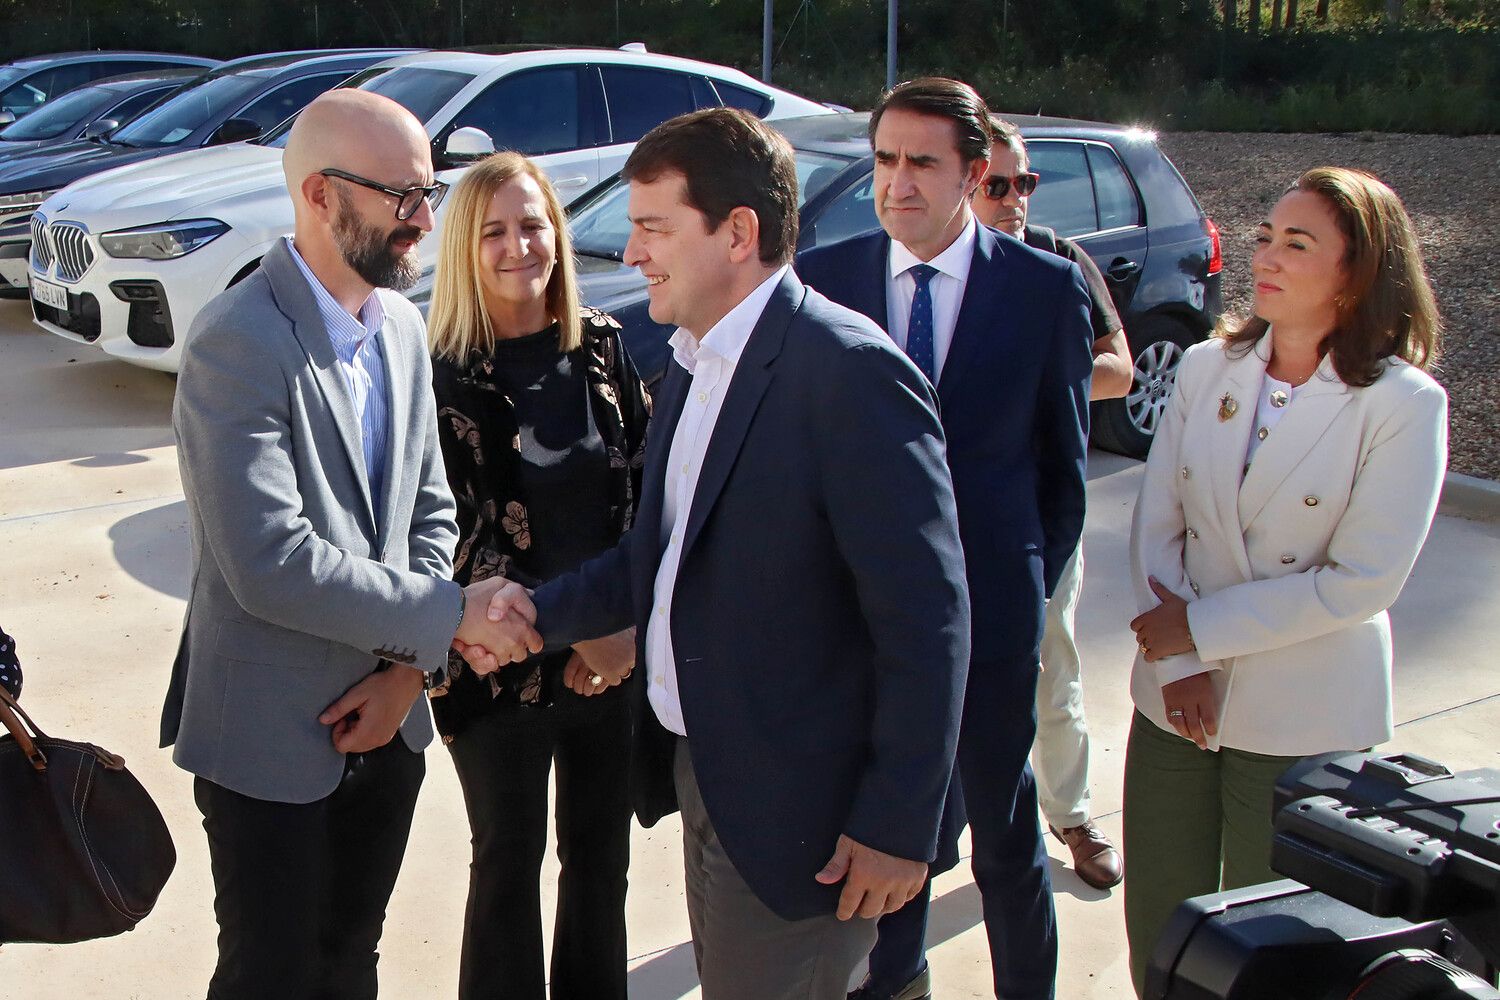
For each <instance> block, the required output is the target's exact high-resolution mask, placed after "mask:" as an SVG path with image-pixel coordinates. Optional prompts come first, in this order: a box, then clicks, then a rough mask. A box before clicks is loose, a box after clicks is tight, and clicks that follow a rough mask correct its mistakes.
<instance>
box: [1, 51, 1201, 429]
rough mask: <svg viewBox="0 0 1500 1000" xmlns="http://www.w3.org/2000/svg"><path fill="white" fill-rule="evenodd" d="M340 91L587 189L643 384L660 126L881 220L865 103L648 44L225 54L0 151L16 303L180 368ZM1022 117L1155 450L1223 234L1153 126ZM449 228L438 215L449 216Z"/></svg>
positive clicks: (472, 149) (649, 359)
mask: <svg viewBox="0 0 1500 1000" xmlns="http://www.w3.org/2000/svg"><path fill="white" fill-rule="evenodd" d="M351 74H352V75H351ZM118 84H119V81H112V82H111V83H110V84H109V85H108V86H110V87H115V86H117V85H118ZM335 85H338V86H346V87H359V88H361V89H364V90H369V91H372V92H375V93H379V94H383V95H385V96H387V97H390V98H391V99H393V100H395V101H397V102H398V103H400V104H402V105H403V106H404V107H406V108H407V109H408V110H410V111H411V112H412V113H413V114H414V115H415V116H416V117H417V118H419V119H420V120H421V121H422V122H423V124H424V126H425V127H426V130H427V134H428V136H429V137H430V139H431V142H432V152H433V164H434V167H435V170H436V173H437V176H438V177H439V178H440V179H441V180H443V181H446V182H448V183H450V184H453V183H456V182H457V181H458V179H459V178H460V177H461V176H462V174H463V172H464V171H465V170H466V169H467V167H468V166H469V164H471V163H473V162H474V161H475V160H477V159H480V158H482V157H483V156H485V155H488V154H489V153H490V152H492V151H493V150H494V149H496V148H508V149H516V150H519V151H521V152H524V153H527V154H528V155H530V156H532V157H534V158H535V159H536V160H537V161H538V162H539V163H540V164H541V165H542V167H543V168H544V169H545V170H546V171H547V172H548V174H549V176H550V177H551V178H552V180H553V183H554V184H555V185H556V186H557V188H558V191H559V194H561V196H562V197H563V200H564V201H570V200H574V199H577V200H576V202H575V203H574V204H573V205H572V218H573V223H572V228H573V235H574V242H575V249H576V251H577V253H578V255H579V258H580V274H581V280H582V285H583V292H584V295H585V298H586V299H587V301H589V302H590V303H591V304H594V305H598V306H600V307H602V308H605V309H608V310H610V311H611V312H613V313H614V314H615V315H616V316H617V317H618V318H619V319H620V321H621V322H622V323H623V324H624V326H625V330H626V339H627V343H628V344H629V346H630V349H631V351H632V354H633V355H634V356H635V358H636V362H637V364H638V366H639V367H640V369H641V371H642V372H643V373H644V374H645V375H646V376H647V377H648V378H654V377H656V375H658V374H659V373H660V371H661V369H662V367H663V366H664V364H665V358H666V356H667V348H666V339H667V336H668V335H669V334H670V332H671V331H669V330H665V329H663V328H661V327H659V326H657V325H656V324H653V323H652V322H651V320H650V318H649V316H648V315H647V310H646V296H645V284H644V281H643V280H642V279H641V278H640V276H639V275H638V274H637V273H636V272H635V271H634V269H632V268H628V267H625V265H624V264H623V262H622V255H623V250H624V246H625V241H626V239H627V238H628V236H629V220H628V218H627V217H626V197H627V193H628V189H627V186H626V185H624V184H623V183H622V182H621V181H620V180H619V178H618V171H619V169H620V168H621V166H622V165H623V164H624V161H625V159H626V157H627V156H628V155H629V152H630V150H631V148H633V145H634V143H635V142H636V140H637V139H639V138H640V137H641V136H642V135H643V134H644V133H645V132H647V131H648V130H649V129H651V128H652V127H654V126H655V125H657V124H659V123H660V122H662V121H665V120H666V119H668V118H671V117H674V116H676V115H678V114H681V113H684V112H687V111H691V110H694V109H697V108H704V107H717V106H721V105H727V106H734V107H741V108H745V109H747V110H750V111H752V112H754V113H755V114H758V115H760V116H762V117H765V118H767V119H775V120H777V122H778V127H780V128H781V129H782V130H783V131H784V132H785V133H786V135H787V136H788V138H789V139H791V141H792V143H793V146H794V147H795V148H796V150H797V157H798V172H799V181H800V186H801V196H802V199H803V205H802V239H801V245H800V249H806V248H808V247H812V246H818V245H822V244H826V243H831V242H834V241H836V240H839V239H844V238H846V237H849V236H854V235H858V234H860V233H864V232H868V231H870V230H872V229H874V228H875V227H876V226H877V225H878V223H877V221H876V218H875V212H874V203H873V194H872V188H873V184H872V173H873V158H872V157H871V156H870V150H869V143H868V141H867V139H866V133H865V129H866V124H867V116H865V115H857V114H849V113H836V111H835V109H833V108H831V107H830V106H825V105H821V104H818V103H817V102H814V101H810V100H807V99H806V98H802V97H799V96H797V95H795V94H791V93H788V92H786V91H782V90H778V89H776V88H774V87H770V86H768V85H766V84H764V83H761V82H760V81H757V80H755V79H753V78H751V77H749V76H747V75H745V74H743V73H740V72H738V71H737V70H733V69H729V68H726V67H722V66H715V65H712V64H708V63H701V62H696V61H693V60H688V59H678V58H673V57H669V56H661V55H656V54H652V53H648V52H645V51H644V48H643V47H640V46H627V47H626V49H625V50H609V49H532V50H519V51H507V52H503V53H497V54H485V53H476V52H426V51H423V52H411V51H406V52H399V53H398V52H392V51H389V50H379V51H371V50H363V51H357V52H347V51H346V52H337V53H329V52H326V51H324V52H317V53H310V52H300V53H280V54H277V55H274V56H261V57H252V58H249V59H243V60H236V61H234V62H230V63H225V64H223V65H221V66H219V67H217V68H215V69H212V70H211V71H209V72H207V73H205V74H204V75H202V76H200V77H198V78H196V79H193V80H191V81H189V82H187V83H185V84H182V85H181V86H180V89H178V90H176V91H173V92H171V93H169V94H168V95H166V96H165V97H164V98H160V99H159V100H158V102H157V103H156V104H154V105H152V106H150V107H149V109H148V110H146V111H145V112H144V113H142V114H139V116H138V117H136V118H135V119H134V120H133V121H130V122H128V123H124V124H121V125H113V124H106V122H109V121H110V120H109V119H104V120H103V121H101V117H102V116H103V114H104V112H103V111H101V110H99V109H101V108H103V107H104V105H105V101H104V99H103V97H102V96H98V95H96V96H93V97H90V99H89V101H88V102H84V101H83V100H81V99H80V100H79V101H78V102H77V107H76V108H75V109H72V110H68V109H64V110H66V111H67V114H63V113H62V112H61V111H60V112H59V113H58V114H57V115H56V116H55V117H56V118H57V119H58V120H59V121H60V120H61V119H62V118H65V117H69V116H70V115H71V116H73V117H72V119H71V120H70V122H69V123H68V124H67V125H66V126H63V129H64V131H66V130H69V129H74V128H79V127H80V126H79V124H78V123H79V122H81V121H82V119H83V118H85V117H88V116H89V115H92V116H93V117H92V119H91V121H93V122H95V123H97V124H94V125H90V124H88V123H84V124H82V125H81V128H82V129H83V131H84V135H83V137H82V138H79V139H75V140H73V141H70V142H66V143H63V144H61V145H57V146H55V147H52V148H51V149H48V148H41V149H38V150H35V151H33V152H26V153H21V154H18V155H15V156H9V157H7V156H5V155H4V152H3V149H4V145H3V142H0V294H3V293H4V290H5V288H6V287H7V282H8V284H9V286H10V287H12V288H13V289H16V290H19V291H20V292H21V293H22V294H26V293H27V291H28V290H29V295H30V298H31V304H32V311H33V315H34V317H35V320H36V322H37V323H38V324H39V325H40V326H41V327H42V328H44V329H46V330H48V331H50V332H52V333H55V334H57V335H59V336H62V337H66V338H68V339H69V340H73V341H76V342H80V343H88V344H93V345H95V346H97V347H99V348H100V349H102V350H104V351H105V352H106V353H109V354H111V355H114V356H116V357H120V358H122V359H124V360H127V361H130V362H132V363H135V364H140V365H145V366H147V367H152V368H159V369H163V370H167V371H175V370H176V368H177V366H178V364H179V362H180V359H181V356H182V350H183V346H184V344H183V341H184V339H185V337H186V334H187V331H188V330H189V328H190V327H191V324H192V321H193V318H194V317H195V316H196V315H197V313H198V311H199V310H200V309H201V308H202V307H203V306H204V305H205V304H206V303H207V301H208V300H209V299H211V298H212V297H213V296H215V295H217V294H218V293H219V292H221V291H223V290H224V289H225V288H227V287H229V286H231V285H233V284H235V283H236V282H238V281H241V280H243V279H244V278H245V277H246V276H247V275H249V274H250V273H251V272H253V271H254V270H255V268H256V267H258V266H259V263H260V260H261V257H262V256H263V255H264V254H265V252H266V251H267V250H268V249H269V248H270V246H271V245H272V244H273V242H274V241H275V240H276V239H278V238H280V237H281V236H283V235H285V234H287V233H290V232H291V230H292V225H293V212H292V204H291V199H290V197H289V196H288V194H287V192H286V189H285V185H284V180H283V177H282V172H281V156H282V149H283V147H284V145H285V142H286V139H287V136H288V134H289V132H290V130H291V125H292V122H293V120H294V117H295V113H296V112H297V111H299V110H300V109H301V108H302V107H303V106H304V105H305V104H306V103H307V102H308V101H310V100H312V98H313V97H315V96H316V95H317V94H319V93H322V92H323V91H324V90H326V89H328V88H329V87H331V86H335ZM85 103H87V104H88V106H89V109H90V110H87V111H86V110H84V104H85ZM59 107H60V108H61V107H62V105H61V103H59ZM842 110H843V109H839V111H842ZM1017 121H1018V123H1019V124H1020V125H1021V127H1022V131H1023V133H1024V134H1025V135H1026V137H1027V143H1028V147H1029V150H1030V154H1031V161H1032V165H1033V169H1035V170H1037V171H1038V172H1039V173H1040V174H1041V175H1042V178H1043V182H1042V185H1041V186H1040V187H1039V188H1038V189H1037V193H1036V194H1035V195H1034V196H1033V197H1032V200H1031V218H1032V220H1033V221H1034V222H1036V223H1039V224H1041V225H1046V226H1050V227H1052V228H1055V229H1057V230H1058V232H1059V233H1060V234H1061V235H1064V236H1070V237H1073V238H1074V239H1077V240H1078V241H1079V243H1080V244H1081V245H1082V246H1083V247H1084V249H1085V250H1087V251H1088V253H1089V254H1090V256H1091V257H1093V258H1094V260H1095V261H1096V262H1097V263H1098V265H1099V267H1100V270H1101V271H1102V272H1104V274H1105V275H1106V276H1107V278H1108V280H1109V283H1110V289H1111V292H1112V294H1113V295H1114V297H1115V300H1116V303H1117V305H1118V306H1119V308H1120V313H1121V315H1122V316H1123V317H1124V318H1125V321H1126V331H1127V335H1128V337H1129V339H1130V342H1131V347H1132V349H1133V351H1134V352H1135V356H1136V384H1135V386H1134V389H1133V391H1132V393H1131V394H1130V396H1129V397H1127V398H1126V399H1125V400H1121V401H1113V402H1111V403H1107V404H1103V405H1101V406H1100V407H1099V408H1098V409H1097V410H1096V412H1095V420H1094V425H1095V440H1096V443H1098V444H1101V445H1103V446H1105V447H1109V448H1111V449H1113V450H1116V451H1121V452H1124V453H1126V454H1136V455H1143V454H1144V453H1145V450H1146V448H1147V447H1148V446H1149V444H1150V440H1151V435H1152V433H1153V432H1154V430H1155V423H1156V419H1157V417H1158V416H1159V415H1160V412H1161V410H1162V407H1163V406H1164V404H1165V401H1166V396H1167V393H1168V391H1169V390H1170V388H1171V384H1172V378H1173V375H1174V373H1175V371H1176V366H1177V362H1178V361H1179V360H1180V358H1181V355H1182V351H1183V350H1184V349H1185V348H1186V347H1187V346H1188V345H1190V344H1192V343H1193V342H1195V341H1197V340H1199V339H1202V337H1203V336H1204V335H1205V334H1206V332H1207V331H1208V330H1209V329H1210V328H1211V326H1212V324H1213V321H1214V320H1215V318H1216V317H1217V314H1218V312H1219V309H1220V301H1221V294H1220V288H1219V275H1218V271H1219V243H1218V233H1217V231H1216V230H1215V229H1214V226H1213V223H1212V222H1211V221H1209V220H1208V218H1207V217H1206V216H1205V215H1204V214H1203V211H1202V209H1201V208H1200V207H1199V206H1198V203H1197V201H1196V199H1195V198H1194V197H1193V195H1192V192H1191V191H1190V190H1189V189H1188V187H1187V184H1186V183H1185V182H1184V181H1183V179H1182V177H1181V175H1180V174H1178V172H1177V170H1176V168H1174V167H1173V166H1172V164H1171V163H1170V161H1168V160H1167V158H1166V157H1165V156H1164V155H1163V154H1162V153H1161V151H1160V150H1159V149H1158V148H1157V145H1156V143H1155V139H1154V136H1152V135H1151V134H1150V133H1147V132H1143V131H1140V130H1136V129H1127V128H1122V127H1118V126H1113V125H1105V124H1099V123H1090V122H1077V121H1069V120H1065V119H1055V118H1034V117H1023V118H1018V119H1017ZM277 123H279V124H277ZM273 125H274V127H273ZM53 127H54V126H53V125H49V126H48V128H49V130H50V129H51V128H53ZM21 164H29V166H21ZM7 199H9V201H7ZM27 199H32V200H31V201H29V202H28V200H27ZM442 220H443V215H442V213H441V211H440V212H439V215H438V219H437V224H438V226H439V227H441V225H442ZM436 236H437V234H436V233H435V234H433V236H430V237H429V238H428V239H426V240H424V241H423V242H422V243H421V244H420V245H419V255H420V257H421V259H422V263H423V277H422V280H421V281H420V282H419V283H418V285H417V287H416V288H414V289H413V290H412V292H411V293H409V294H410V295H411V297H412V298H413V299H414V300H415V301H417V302H418V304H419V305H424V306H425V303H426V300H427V297H428V296H429V295H430V292H431V287H432V280H431V278H432V269H433V266H434V263H435V258H436V254H437V247H438V239H437V238H436Z"/></svg>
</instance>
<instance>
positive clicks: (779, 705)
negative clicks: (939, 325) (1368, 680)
mask: <svg viewBox="0 0 1500 1000" xmlns="http://www.w3.org/2000/svg"><path fill="white" fill-rule="evenodd" d="M690 382H691V376H690V375H688V373H687V372H686V371H684V370H683V369H682V367H680V366H679V365H677V364H676V363H675V362H670V363H669V364H668V366H667V373H666V376H665V377H664V379H663V381H662V385H661V387H660V389H659V390H658V392H657V395H656V403H655V416H654V419H653V420H652V423H651V428H650V430H649V432H648V437H647V452H646V474H645V482H644V484H643V486H642V490H641V505H640V512H639V516H638V517H637V519H636V527H635V528H634V529H633V530H632V531H631V532H630V533H629V534H627V535H626V536H625V537H624V539H622V541H621V543H620V545H619V546H618V547H617V548H615V549H614V550H612V551H611V552H609V553H606V554H605V555H603V556H600V557H599V558H598V559H595V560H593V561H591V562H589V563H587V564H585V565H584V566H583V567H582V568H581V569H580V570H579V571H578V572H577V573H575V574H571V575H569V576H566V577H562V578H560V579H557V580H555V581H553V582H551V583H549V584H547V585H546V586H544V587H542V588H540V589H538V590H537V592H536V595H535V601H536V606H537V611H538V618H537V625H538V628H539V629H540V630H541V632H542V634H543V636H544V637H545V639H546V641H547V643H548V645H549V646H552V645H561V644H564V643H571V642H574V641H576V640H578V639H583V638H590V637H594V636H599V635H603V634H607V633H609V632H612V631H615V630H617V629H619V628H622V627H624V626H625V625H628V624H632V623H634V624H635V625H636V626H637V627H638V636H637V638H638V642H639V643H640V646H639V648H638V651H637V655H638V657H639V659H640V661H641V662H642V663H643V664H644V661H645V650H644V644H645V639H646V628H647V623H648V620H649V616H650V613H651V610H652V607H651V602H652V588H653V583H654V581H655V578H656V573H657V568H658V565H659V562H660V558H661V553H662V550H663V547H664V546H663V539H662V534H661V523H662V483H663V472H664V468H665V465H666V461H667V453H668V451H669V450H670V448H671V443H672V435H673V431H674V428H675V427H676V424H677V421H678V419H679V418H680V416H681V414H682V405H683V397H684V395H685V393H686V392H687V389H688V386H689V384H690ZM685 532H686V534H685V538H684V542H683V553H682V559H681V565H680V567H679V569H678V574H677V580H676V587H675V590H674V592H673V610H672V645H673V648H674V652H675V655H676V660H677V662H676V668H677V678H678V686H679V691H680V694H681V699H682V710H683V718H684V720H685V722H686V726H687V731H688V735H689V740H688V745H689V747H690V749H691V752H692V755H693V766H694V768H695V770H696V773H697V778H698V784H699V786H700V789H701V791H702V795H703V801H704V804H705V805H706V806H707V808H708V812H709V816H710V818H711V819H712V820H713V824H714V828H715V830H716V832H717V833H718V836H719V839H720V841H721V842H722V843H723V845H724V849H725V851H726V853H727V854H728V855H729V858H730V860H731V861H733V862H734V865H735V868H736V869H737V870H738V871H739V873H740V875H741V876H742V877H743V878H744V879H745V881H746V882H747V883H748V884H749V885H750V887H751V888H752V889H753V890H754V891H755V893H756V895H757V896H759V897H760V899H761V900H762V901H763V902H765V903H766V904H767V905H768V906H770V907H771V909H773V910H774V911H775V912H776V913H778V914H780V915H781V916H782V917H784V918H787V919H799V918H803V917H808V916H813V915H816V914H822V913H828V912H831V911H832V910H833V909H834V908H835V906H836V904H837V899H838V894H839V892H840V889H841V887H839V886H822V885H819V884H818V883H817V882H816V881H815V880H814V875H816V873H817V872H818V871H819V870H820V869H821V868H822V867H823V865H824V864H825V863H826V862H827V861H828V859H829V857H830V856H831V855H832V853H833V850H834V847H835V844H836V842H837V840H838V836H839V834H841V833H843V834H848V835H849V836H850V837H852V838H854V839H855V840H856V841H859V842H860V843H862V844H865V845H867V846H870V847H873V848H876V849H878V850H881V851H885V852H887V853H890V854H893V855H897V856H899V857H904V858H912V859H917V860H922V861H927V860H930V859H931V858H932V857H933V856H934V853H935V851H936V845H937V830H938V821H939V817H940V814H941V812H942V808H943V797H944V792H945V790H946V788H947V785H948V778H949V775H950V772H951V770H952V766H953V755H954V751H955V748H956V745H957V738H958V723H959V715H960V711H961V707H962V700H963V690H964V684H965V680H966V676H967V665H968V656H969V604H968V595H967V591H966V589H965V586H964V568H963V566H964V561H963V551H962V549H961V546H960V544H959V539H958V529H957V522H956V513H955V508H954V501H953V492H952V486H951V481H950V478H949V474H948V470H947V467H946V464H945V463H944V461H943V431H942V427H941V425H940V424H939V422H938V418H937V414H936V400H935V399H934V397H933V394H932V389H931V387H930V386H928V384H927V382H926V380H925V379H924V378H922V376H921V374H920V373H919V372H918V371H917V370H916V369H915V368H914V367H913V366H912V365H911V363H910V362H909V361H908V360H907V359H906V358H905V357H904V356H903V355H902V354H901V353H900V352H899V351H898V350H896V349H895V348H894V347H893V345H892V344H891V342H890V340H889V338H887V337H886V336H885V335H884V334H882V333H881V332H880V330H878V329H876V328H875V327H874V326H873V325H872V324H871V323H870V322H869V321H867V320H866V319H865V318H864V317H862V316H859V315H857V314H855V313H853V312H850V311H849V310H847V309H843V308H841V307H839V306H835V305H833V304H832V303H830V302H828V300H826V299H825V298H823V297H822V296H821V295H819V294H818V293H817V292H814V291H811V290H810V289H807V288H805V287H804V286H803V285H802V283H801V282H800V281H798V280H797V278H796V276H795V275H793V274H791V273H790V272H788V274H787V275H786V277H785V278H784V279H783V280H782V281H781V283H780V284H779V285H778V286H777V288H776V290H775V292H774V293H773V295H772V297H771V299H770V302H769V303H768V304H767V306H766V308H765V311H764V312H763V313H762V315H761V318H760V321H759V323H758V324H757V325H756V327H755V330H754V332H753V333H752V334H751V336H750V339H749V342H748V343H747V345H746V347H745V350H744V353H743V354H742V355H741V357H740V360H739V363H738V365H737V367H736V369H735V373H734V378H733V381H732V382H731V384H730V387H729V390H728V396H727V397H726V398H725V400H724V406H723V409H722V410H721V412H720V414H719V418H718V423H717V424H716V425H715V428H714V433H713V437H712V438H711V441H710V444H709V447H708V451H707V454H706V457H705V460H704V463H703V466H702V469H701V471H700V475H699V478H698V486H697V491H696V493H695V496H694V500H693V506H692V510H691V511H690V512H689V514H688V517H687V522H686V528H685ZM641 672H642V673H643V674H644V673H645V671H644V670H642V671H641ZM641 680H642V681H643V682H645V681H647V678H646V677H642V678H641ZM646 686H647V685H646V683H641V684H638V685H637V694H636V702H635V706H636V722H637V725H636V753H635V759H634V763H633V775H634V778H635V781H634V797H635V805H636V811H637V814H638V815H639V816H640V819H641V822H642V823H643V824H645V825H648V826H649V825H651V824H653V823H655V822H656V820H657V819H659V818H660V817H661V816H663V815H665V814H667V813H669V812H672V811H674V810H675V809H676V796H675V793H674V791H673V788H672V772H671V754H672V750H673V747H674V745H675V738H673V737H672V736H671V735H670V734H668V733H667V731H666V730H665V729H663V728H662V727H661V725H660V724H659V723H658V722H657V720H656V717H655V714H654V713H653V712H652V710H651V708H650V706H649V704H648V703H647V694H646Z"/></svg>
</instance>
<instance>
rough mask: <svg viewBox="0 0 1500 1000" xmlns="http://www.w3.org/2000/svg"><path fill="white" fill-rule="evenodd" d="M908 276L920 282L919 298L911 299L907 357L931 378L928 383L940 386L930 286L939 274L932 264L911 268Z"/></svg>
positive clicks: (907, 329) (907, 328)
mask: <svg viewBox="0 0 1500 1000" xmlns="http://www.w3.org/2000/svg"><path fill="white" fill-rule="evenodd" d="M906 273H907V274H909V275H911V276H912V277H913V278H914V279H916V282H917V294H916V295H913V296H912V299H911V319H910V320H909V321H908V322H907V324H906V356H907V357H909V358H911V360H912V364H914V365H916V366H917V367H918V368H920V369H921V371H922V374H923V375H926V376H927V381H929V382H932V383H936V382H937V376H936V374H935V373H936V371H937V364H936V361H935V360H934V358H935V354H934V349H933V341H932V289H931V288H930V287H929V285H928V283H929V282H930V281H932V276H933V275H935V274H937V273H938V270H937V268H935V267H932V266H930V265H928V264H918V265H916V266H915V267H911V268H907V271H906Z"/></svg>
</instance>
